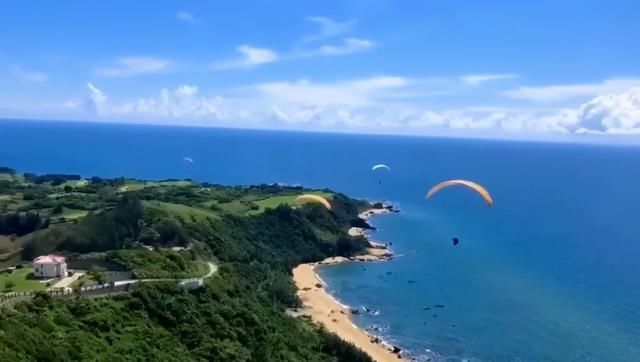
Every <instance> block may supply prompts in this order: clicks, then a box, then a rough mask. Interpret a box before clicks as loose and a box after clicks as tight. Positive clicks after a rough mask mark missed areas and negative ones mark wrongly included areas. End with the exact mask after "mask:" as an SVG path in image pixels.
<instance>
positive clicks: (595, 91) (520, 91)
mask: <svg viewBox="0 0 640 362" xmlns="http://www.w3.org/2000/svg"><path fill="white" fill-rule="evenodd" d="M634 86H640V78H629V79H624V78H621V79H607V80H604V81H603V82H600V83H585V84H567V85H550V86H540V87H526V86H525V87H519V88H516V89H513V90H509V91H506V92H504V95H506V96H508V97H511V98H515V99H522V100H527V101H533V102H555V101H563V100H568V99H572V98H578V97H583V98H584V97H595V96H599V95H603V94H608V93H617V92H622V91H624V90H627V89H629V88H632V87H634Z"/></svg>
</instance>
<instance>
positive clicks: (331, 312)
mask: <svg viewBox="0 0 640 362" xmlns="http://www.w3.org/2000/svg"><path fill="white" fill-rule="evenodd" d="M392 211H393V208H391V209H387V208H374V209H369V210H367V211H365V212H363V213H361V214H360V215H358V216H359V217H360V218H361V219H363V220H368V219H369V218H370V217H372V216H375V215H382V214H387V213H391V212H392ZM365 232H366V230H365V229H364V228H356V227H352V228H350V229H349V235H351V236H364V237H366V238H367V240H368V241H369V244H370V247H368V248H367V249H366V252H367V253H366V254H364V255H358V256H355V257H351V258H346V257H332V258H327V259H325V260H323V261H320V262H317V263H307V264H300V265H298V266H297V267H295V268H294V269H293V280H294V282H295V284H296V286H297V288H298V293H297V294H298V297H299V298H300V300H301V301H302V304H303V305H302V308H300V309H299V310H298V311H296V312H295V314H296V315H302V316H308V317H310V318H311V320H312V321H313V322H314V323H316V324H318V325H322V326H324V327H325V328H326V329H327V330H329V331H330V332H333V333H335V334H337V335H338V336H340V338H342V339H343V340H345V341H347V342H350V343H353V344H354V345H355V346H356V347H358V348H359V349H361V350H362V351H364V352H365V353H367V354H368V355H369V356H370V357H371V358H373V359H374V360H375V361H378V362H387V361H399V360H404V358H402V356H401V351H400V350H399V349H398V348H396V347H394V346H392V345H389V344H387V343H385V342H384V341H382V340H381V339H380V338H378V337H377V336H375V335H372V334H369V333H367V332H366V331H365V330H363V329H361V328H359V327H357V326H356V325H355V324H354V323H353V321H352V320H351V316H352V315H356V314H358V313H359V311H358V310H357V309H351V308H350V307H349V306H346V305H343V304H341V303H340V302H339V301H337V300H336V299H335V298H334V297H333V296H332V295H331V294H329V293H328V292H327V291H326V284H325V282H324V281H323V280H322V279H321V278H320V277H319V276H318V274H317V273H316V267H318V266H319V265H333V264H339V263H345V262H376V261H385V260H390V259H392V258H393V252H392V251H391V250H390V249H389V248H388V246H387V245H386V244H382V243H378V242H375V241H372V240H370V238H369V237H367V236H366V235H365Z"/></svg>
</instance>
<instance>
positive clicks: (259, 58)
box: [213, 44, 280, 70]
mask: <svg viewBox="0 0 640 362" xmlns="http://www.w3.org/2000/svg"><path fill="white" fill-rule="evenodd" d="M236 51H238V53H240V55H241V57H240V58H238V59H233V60H229V61H224V62H220V63H216V64H213V68H214V69H216V70H223V69H232V68H250V67H254V66H256V65H260V64H266V63H273V62H276V61H278V60H279V59H280V57H279V55H278V53H276V52H275V51H274V50H271V49H267V48H258V47H254V46H250V45H246V44H244V45H240V46H238V47H237V48H236Z"/></svg>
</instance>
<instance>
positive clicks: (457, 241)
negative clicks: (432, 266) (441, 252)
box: [453, 238, 460, 246]
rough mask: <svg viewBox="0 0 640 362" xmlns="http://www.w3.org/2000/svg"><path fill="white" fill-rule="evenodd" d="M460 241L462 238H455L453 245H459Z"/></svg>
mask: <svg viewBox="0 0 640 362" xmlns="http://www.w3.org/2000/svg"><path fill="white" fill-rule="evenodd" d="M459 242H460V239H458V238H453V245H454V246H456V245H458V243H459Z"/></svg>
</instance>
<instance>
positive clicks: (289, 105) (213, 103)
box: [0, 76, 640, 135]
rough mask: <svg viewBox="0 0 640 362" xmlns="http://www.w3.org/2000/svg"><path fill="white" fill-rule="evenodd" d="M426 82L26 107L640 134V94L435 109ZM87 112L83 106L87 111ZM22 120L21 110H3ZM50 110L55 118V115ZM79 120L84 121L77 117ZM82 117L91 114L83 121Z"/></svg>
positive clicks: (296, 122) (306, 125)
mask: <svg viewBox="0 0 640 362" xmlns="http://www.w3.org/2000/svg"><path fill="white" fill-rule="evenodd" d="M432 86H433V85H432V84H431V83H430V82H429V81H428V80H424V79H411V78H405V77H399V76H376V77H369V78H361V79H351V80H341V81H335V82H313V81H310V80H299V81H282V82H269V83H259V84H253V85H248V86H245V87H241V88H234V89H228V90H226V91H221V92H219V93H218V94H215V95H213V96H206V95H202V93H201V91H200V89H199V88H198V87H197V86H195V85H182V86H179V87H177V88H175V89H174V90H168V89H162V90H160V91H159V93H158V94H157V95H155V96H151V97H140V98H134V99H128V100H121V101H119V100H118V101H117V100H116V99H117V96H116V97H108V96H107V94H106V93H105V92H104V91H103V90H102V89H100V88H99V87H97V86H96V85H94V84H92V83H87V89H88V96H87V99H86V100H85V102H84V103H83V102H78V101H76V100H70V101H69V100H67V101H64V102H49V103H48V104H46V105H44V106H43V105H42V104H40V105H38V104H34V105H33V106H32V105H25V106H24V108H26V109H28V110H29V111H30V112H32V111H33V109H37V110H38V112H40V113H42V114H55V115H57V116H60V115H64V114H65V112H66V114H67V115H72V114H76V118H83V117H84V118H85V119H86V118H97V119H102V120H113V121H117V120H122V119H130V120H141V121H149V122H154V123H167V124H193V125H209V126H211V125H225V126H232V127H233V126H236V127H244V126H247V125H251V127H262V128H286V129H310V130H333V131H345V132H349V131H351V132H373V133H389V132H393V133H405V134H434V133H435V134H449V135H460V134H467V135H469V134H484V135H501V134H527V135H533V134H541V135H542V134H580V133H601V134H640V87H635V88H630V89H627V90H625V91H622V92H617V93H611V94H607V95H601V96H597V97H594V98H592V99H591V100H588V101H586V102H584V103H582V104H576V105H575V106H573V107H565V108H509V107H458V108H456V107H453V108H442V107H429V106H427V105H426V104H427V102H424V101H423V100H424V99H421V100H416V99H415V98H413V97H412V96H407V97H398V96H397V95H398V94H412V93H413V90H415V91H417V92H422V93H429V90H430V87H432ZM83 104H84V107H80V106H79V105H83ZM11 107H13V109H11V110H10V111H11V112H13V113H12V114H15V113H16V112H15V105H14V104H10V105H8V106H7V105H4V106H3V105H1V104H0V109H2V110H3V111H6V110H7V109H8V108H11ZM47 109H50V110H52V112H47V111H46V110H47ZM73 112H76V113H73ZM78 112H84V114H80V113H78Z"/></svg>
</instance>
